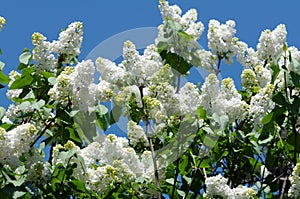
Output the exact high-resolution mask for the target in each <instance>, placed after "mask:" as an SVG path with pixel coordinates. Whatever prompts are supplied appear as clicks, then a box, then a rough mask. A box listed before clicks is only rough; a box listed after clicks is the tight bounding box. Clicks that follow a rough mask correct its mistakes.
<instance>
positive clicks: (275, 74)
mask: <svg viewBox="0 0 300 199" xmlns="http://www.w3.org/2000/svg"><path fill="white" fill-rule="evenodd" d="M271 69H272V70H273V75H272V80H271V83H272V84H274V82H275V80H276V78H277V77H278V75H279V72H280V68H279V65H278V64H272V65H271Z"/></svg>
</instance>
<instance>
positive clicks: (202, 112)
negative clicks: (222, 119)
mask: <svg viewBox="0 0 300 199" xmlns="http://www.w3.org/2000/svg"><path fill="white" fill-rule="evenodd" d="M197 113H198V118H199V119H205V118H206V110H205V109H204V108H203V107H202V106H199V107H198V108H197Z"/></svg>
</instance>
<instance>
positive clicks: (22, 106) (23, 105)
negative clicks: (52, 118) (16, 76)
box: [19, 101, 31, 110]
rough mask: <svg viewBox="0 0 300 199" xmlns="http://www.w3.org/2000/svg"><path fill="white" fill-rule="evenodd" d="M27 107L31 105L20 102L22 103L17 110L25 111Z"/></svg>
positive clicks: (26, 102)
mask: <svg viewBox="0 0 300 199" xmlns="http://www.w3.org/2000/svg"><path fill="white" fill-rule="evenodd" d="M28 106H31V103H30V102H28V101H25V102H22V103H21V104H20V105H19V109H20V110H27V109H28Z"/></svg>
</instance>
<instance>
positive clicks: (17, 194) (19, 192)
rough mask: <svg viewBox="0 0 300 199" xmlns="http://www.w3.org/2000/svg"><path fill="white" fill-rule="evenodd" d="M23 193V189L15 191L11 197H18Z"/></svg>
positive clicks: (15, 198)
mask: <svg viewBox="0 0 300 199" xmlns="http://www.w3.org/2000/svg"><path fill="white" fill-rule="evenodd" d="M25 194H26V192H24V191H15V192H14V195H13V199H17V198H20V197H22V196H24V195H25Z"/></svg>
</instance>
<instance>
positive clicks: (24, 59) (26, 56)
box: [19, 51, 32, 65]
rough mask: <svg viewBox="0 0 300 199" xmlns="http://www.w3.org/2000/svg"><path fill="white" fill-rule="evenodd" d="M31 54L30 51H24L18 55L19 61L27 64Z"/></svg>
mask: <svg viewBox="0 0 300 199" xmlns="http://www.w3.org/2000/svg"><path fill="white" fill-rule="evenodd" d="M31 58H32V55H31V53H30V52H28V51H25V52H23V53H22V54H21V55H20V56H19V61H20V63H22V64H25V65H28V63H29V61H30V60H31Z"/></svg>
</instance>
